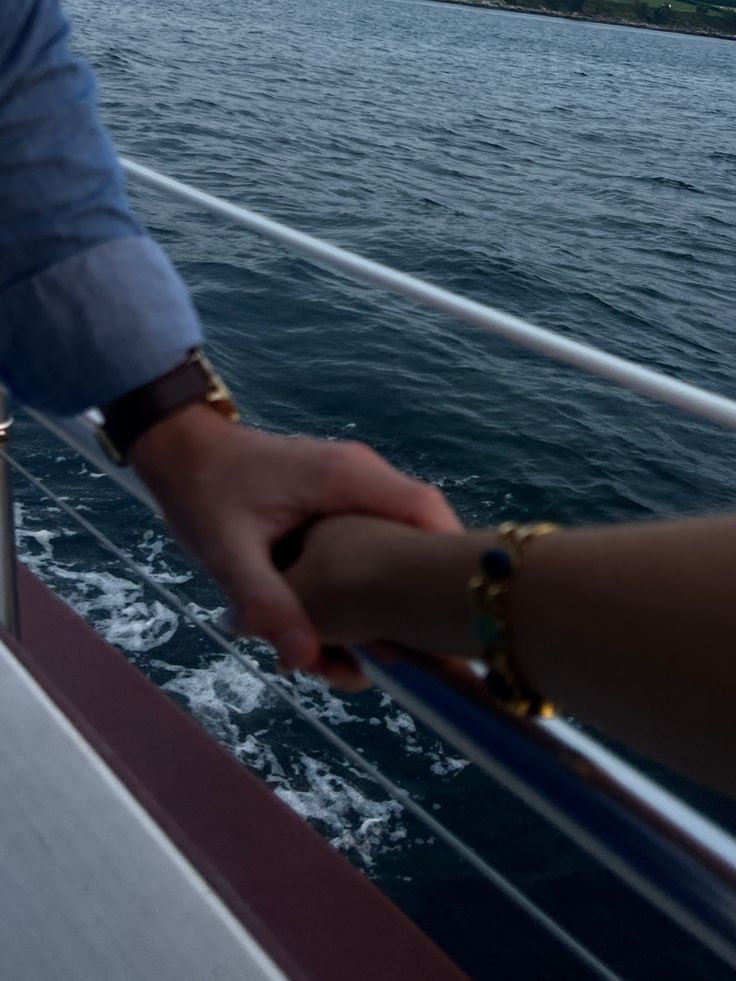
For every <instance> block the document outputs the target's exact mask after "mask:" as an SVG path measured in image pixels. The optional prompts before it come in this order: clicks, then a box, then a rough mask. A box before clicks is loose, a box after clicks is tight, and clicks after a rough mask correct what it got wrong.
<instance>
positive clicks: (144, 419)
mask: <svg viewBox="0 0 736 981" xmlns="http://www.w3.org/2000/svg"><path fill="white" fill-rule="evenodd" d="M197 404H201V405H204V406H207V407H208V408H209V409H210V410H212V411H213V412H216V413H219V414H220V415H221V416H223V417H224V418H225V419H227V420H229V421H230V422H236V421H237V420H238V418H239V415H238V410H237V408H236V406H235V403H234V402H233V399H232V396H231V394H230V392H229V390H228V388H227V386H226V385H225V383H224V382H223V381H222V379H221V378H220V376H219V375H218V374H217V373H216V372H215V370H214V368H213V367H212V365H211V364H210V362H209V360H208V359H207V357H206V356H205V355H204V353H203V352H202V351H201V350H200V349H199V348H194V349H193V350H191V351H189V353H188V354H187V356H186V358H185V360H184V361H182V362H181V363H180V364H178V365H176V366H175V367H174V368H172V369H171V370H170V371H168V372H166V374H163V375H160V376H159V377H158V378H155V379H154V380H153V381H150V382H148V383H146V384H145V385H141V386H140V387H139V388H136V389H134V390H133V391H131V392H128V393H127V394H125V395H122V396H121V397H120V398H118V399H117V400H115V401H114V402H111V403H110V404H108V405H106V406H105V407H104V409H103V415H104V417H105V421H104V424H103V425H102V426H101V427H100V428H99V429H98V433H97V435H98V439H99V441H100V444H101V445H102V447H103V449H104V450H105V452H106V453H107V454H108V456H110V457H111V458H112V459H113V460H114V462H115V463H117V464H120V465H122V464H125V463H127V462H128V461H129V459H130V456H131V451H132V449H133V447H134V446H135V444H136V443H137V442H138V441H139V440H140V439H141V437H142V436H144V435H145V434H146V433H147V432H148V431H149V430H150V429H152V428H153V427H155V426H156V425H157V424H158V423H160V422H163V421H164V420H166V419H168V418H169V417H172V416H174V415H176V414H178V413H179V412H181V411H182V410H183V409H186V408H187V407H189V406H192V405H197Z"/></svg>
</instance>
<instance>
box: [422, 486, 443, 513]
mask: <svg viewBox="0 0 736 981" xmlns="http://www.w3.org/2000/svg"><path fill="white" fill-rule="evenodd" d="M416 495H417V502H418V503H419V504H420V505H421V506H423V507H425V508H427V509H433V508H436V507H439V506H440V505H444V504H446V498H445V495H444V494H443V492H442V491H441V490H440V489H439V487H435V486H434V485H433V484H418V485H417V490H416Z"/></svg>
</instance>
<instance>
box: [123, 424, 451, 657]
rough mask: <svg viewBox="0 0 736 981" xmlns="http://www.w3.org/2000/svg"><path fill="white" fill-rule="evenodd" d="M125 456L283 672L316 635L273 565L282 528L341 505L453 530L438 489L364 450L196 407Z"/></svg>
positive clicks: (315, 642)
mask: <svg viewBox="0 0 736 981" xmlns="http://www.w3.org/2000/svg"><path fill="white" fill-rule="evenodd" d="M131 458H132V462H133V465H134V466H135V468H136V470H137V471H138V473H139V474H140V476H141V478H142V479H143V480H144V481H145V483H146V484H147V485H148V487H149V488H150V490H151V491H152V493H153V494H154V496H155V497H156V498H157V500H158V501H159V503H160V504H161V507H162V509H163V512H164V515H165V517H166V520H167V522H168V524H169V527H170V528H171V531H172V532H173V534H174V535H175V536H176V537H177V538H178V540H179V541H180V542H181V544H182V545H184V546H185V547H186V548H187V549H188V550H189V551H190V552H191V553H192V554H193V555H194V556H195V557H196V558H197V559H198V560H199V561H200V562H201V563H202V565H203V566H204V567H205V568H206V569H207V570H208V572H209V573H210V574H211V575H212V577H213V578H214V579H215V580H216V582H218V583H219V584H220V586H221V587H222V588H223V589H224V590H225V591H226V592H227V593H228V595H229V596H230V598H231V600H232V602H233V605H234V610H235V614H236V621H237V628H238V630H239V631H240V632H242V633H244V634H251V635H255V636H259V637H263V638H265V639H266V640H268V641H269V642H270V643H272V644H273V645H274V646H275V647H276V648H277V650H278V652H279V654H280V657H281V659H282V662H283V663H284V665H285V666H286V667H288V668H290V669H294V668H309V667H312V666H314V665H315V664H316V663H317V662H318V659H319V655H320V649H321V641H320V638H319V636H318V634H317V631H316V630H315V628H314V626H313V625H312V623H311V622H310V620H309V618H308V616H307V614H306V612H305V610H304V608H303V606H302V604H301V602H300V601H299V599H298V598H297V596H296V595H295V594H294V592H293V591H292V589H291V588H290V586H289V585H288V584H287V582H286V581H285V579H284V578H283V576H282V575H281V574H280V573H279V572H278V571H277V570H276V569H275V568H274V565H273V563H272V560H271V548H272V546H273V545H274V544H275V543H276V542H278V541H279V540H280V539H281V538H282V537H283V536H284V535H285V534H286V533H287V532H289V531H291V530H293V529H296V528H299V527H300V526H302V525H303V524H304V523H305V522H308V521H310V520H313V519H314V518H317V517H320V516H323V515H329V514H339V513H343V512H362V513H364V514H374V515H381V516H383V517H386V518H389V519H392V520H393V521H397V522H402V523H406V524H410V525H414V526H416V527H419V528H425V529H433V530H448V531H454V530H457V529H458V528H459V527H460V526H459V523H458V520H457V518H456V517H455V515H454V514H453V512H452V510H451V508H450V507H449V505H448V504H447V502H446V501H445V499H444V497H443V495H442V494H441V493H440V492H439V491H438V490H436V489H435V488H433V487H429V486H427V485H425V484H421V483H419V482H417V481H414V480H411V479H410V478H408V477H405V476H403V475H402V474H400V473H399V472H398V471H396V470H394V469H393V468H392V467H391V466H390V465H389V464H388V463H386V461H384V460H383V459H382V458H381V457H380V456H378V454H376V453H374V452H373V451H372V450H370V449H369V448H368V447H366V446H363V445H361V444H357V443H332V442H322V441H318V440H313V439H288V438H283V437H277V436H271V435H267V434H266V433H261V432H257V431H256V430H253V429H249V428H247V427H245V426H235V425H233V424H232V423H230V422H227V421H226V420H224V419H222V418H221V417H219V416H218V415H217V413H215V412H213V411H212V409H211V408H209V407H207V406H205V405H195V406H190V407H189V408H187V409H184V410H182V411H181V412H177V413H175V414H174V415H172V416H170V417H169V418H168V419H166V420H164V421H163V422H160V423H158V424H157V425H156V426H153V427H152V428H151V429H150V430H149V431H148V432H146V433H145V434H144V435H143V436H141V437H140V439H139V440H138V441H137V442H136V444H135V445H134V447H133V451H132V454H131Z"/></svg>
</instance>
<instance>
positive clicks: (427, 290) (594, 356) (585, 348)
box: [120, 157, 736, 429]
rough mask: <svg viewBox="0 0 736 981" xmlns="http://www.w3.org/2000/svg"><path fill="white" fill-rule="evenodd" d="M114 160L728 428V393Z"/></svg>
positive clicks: (308, 249) (387, 284) (334, 264)
mask: <svg viewBox="0 0 736 981" xmlns="http://www.w3.org/2000/svg"><path fill="white" fill-rule="evenodd" d="M120 162H121V164H122V167H123V169H124V170H125V172H126V173H127V174H128V176H129V177H131V178H133V179H134V180H137V181H139V182H141V183H143V184H148V185H149V186H150V187H155V188H157V189H158V190H160V191H165V192H166V193H168V194H169V195H170V196H172V197H176V198H179V199H180V200H182V201H186V202H188V203H189V204H194V205H196V206H197V207H199V208H202V209H204V210H205V211H209V212H210V213H211V214H215V215H219V216H220V217H223V218H227V219H228V220H229V221H232V222H234V223H235V224H237V225H240V226H241V227H243V228H247V229H248V230H249V231H251V232H255V233H256V234H258V235H261V236H263V237H264V238H267V239H270V240H271V241H273V242H278V243H279V244H280V245H283V246H285V247H286V248H288V249H291V250H292V251H294V252H298V253H299V254H300V255H302V256H303V257H304V258H306V259H308V260H309V261H310V262H313V263H315V264H317V265H320V266H323V267H326V268H327V269H330V270H332V271H333V272H337V273H341V274H343V275H345V276H348V277H349V278H351V279H354V280H356V281H358V282H361V283H365V284H367V285H369V286H378V287H382V288H384V289H387V290H389V291H390V292H392V293H395V294H396V295H397V296H401V297H403V298H404V299H406V300H410V301H412V302H414V303H417V304H419V305H421V306H425V307H430V308H431V309H433V310H439V311H440V312H441V313H446V314H449V315H450V316H451V317H454V318H456V319H458V320H464V321H465V322H466V323H469V324H472V325H473V326H475V327H480V328H482V329H484V330H486V331H489V332H490V333H492V334H496V335H497V336H499V337H503V338H505V339H506V340H507V341H511V342H512V343H515V344H518V345H520V346H521V347H525V348H528V349H529V350H531V351H535V352H537V353H538V354H543V355H545V356H546V357H548V358H552V359H554V360H556V361H561V362H563V363H565V364H569V365H572V366H573V367H576V368H579V369H580V370H582V371H584V372H587V373H588V374H592V375H598V376H599V377H601V378H605V379H607V380H608V381H610V382H614V383H615V384H617V385H619V386H621V387H623V388H628V389H630V390H631V391H633V392H636V393H637V394H639V395H645V396H647V397H648V398H652V399H655V400H658V401H660V402H665V403H667V404H668V405H673V406H675V407H676V408H679V409H681V410H683V411H684V412H688V413H690V414H691V415H695V416H700V417H701V418H703V419H708V420H710V421H711V422H716V423H719V424H720V425H722V426H727V427H729V428H731V429H736V401H734V400H733V399H729V398H726V397H725V396H723V395H717V394H716V393H714V392H708V391H706V390H705V389H702V388H698V387H697V386H696V385H690V384H688V383H687V382H682V381H679V380H678V379H676V378H671V377H669V376H668V375H663V374H661V373H660V372H657V371H653V370H652V369H651V368H645V367H642V366H641V365H638V364H635V363H634V362H633V361H627V360H626V359H625V358H620V357H618V356H616V355H613V354H608V353H606V352H605V351H601V350H599V349H598V348H595V347H592V346H591V345H589V344H583V343H581V342H580V341H573V340H570V339H569V338H566V337H562V336H560V335H559V334H556V333H555V332H554V331H551V330H547V329H546V328H543V327H537V326H535V325H534V324H530V323H528V322H527V321H525V320H522V319H521V318H520V317H514V316H512V315H510V314H507V313H503V312H502V311H500V310H496V309H494V308H493V307H489V306H486V305H484V304H482V303H478V302H476V301H474V300H468V299H466V298H465V297H463V296H460V295H459V294H457V293H453V292H451V291H450V290H446V289H443V288H441V287H439V286H433V285H432V284H430V283H426V282H424V281H423V280H421V279H418V278H417V277H415V276H410V275H408V274H407V273H402V272H399V271H398V270H396V269H392V268H391V267H390V266H386V265H383V264H382V263H379V262H374V261H373V260H371V259H365V258H363V257H362V256H359V255H357V254H356V253H354V252H350V251H348V250H347V249H342V248H340V247H338V246H336V245H332V244H330V243H329V242H325V241H323V240H322V239H319V238H316V237H315V236H312V235H307V234H305V233H304V232H300V231H297V230H296V229H294V228H290V227H289V226H288V225H284V224H281V223H280V222H276V221H273V220H272V219H270V218H266V217H264V216H263V215H259V214H257V213H256V212H254V211H250V210H249V209H247V208H242V207H240V206H238V205H235V204H231V203H230V202H229V201H224V200H223V199H222V198H218V197H215V196H214V195H212V194H207V193H205V192H204V191H199V190H197V188H195V187H192V186H191V185H189V184H185V183H183V182H182V181H177V180H174V179H173V178H171V177H166V176H165V175H164V174H160V173H158V171H155V170H152V169H151V168H150V167H145V166H143V165H142V164H139V163H136V162H135V161H133V160H129V159H127V158H125V157H122V158H121V159H120Z"/></svg>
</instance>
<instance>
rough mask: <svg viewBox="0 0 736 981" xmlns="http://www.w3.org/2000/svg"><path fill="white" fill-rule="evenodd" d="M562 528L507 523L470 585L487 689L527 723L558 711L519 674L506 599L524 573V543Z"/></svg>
mask: <svg viewBox="0 0 736 981" xmlns="http://www.w3.org/2000/svg"><path fill="white" fill-rule="evenodd" d="M559 527H560V526H559V525H555V524H552V522H550V521H542V522H538V523H537V524H529V525H520V524H517V523H516V522H515V521H505V522H504V523H503V524H501V525H499V528H498V539H499V541H498V545H497V546H496V548H492V549H490V550H489V551H488V552H486V553H485V554H484V555H483V557H482V558H481V570H482V571H481V574H480V575H478V576H474V577H473V578H472V579H471V580H470V583H469V586H470V589H471V591H472V592H473V595H474V597H475V602H476V605H477V607H478V609H479V611H480V616H479V617H478V619H477V620H476V622H475V629H476V633H477V635H478V637H479V639H480V640H482V641H483V645H484V651H483V659H484V661H485V662H486V664H487V665H488V674H487V676H486V685H487V686H488V689H489V691H490V692H491V694H492V695H493V696H494V698H496V699H497V701H498V702H499V703H500V704H501V705H503V706H504V707H505V708H506V709H508V710H509V711H510V712H512V713H513V714H514V715H517V716H521V717H523V718H526V717H533V716H540V717H541V718H543V719H551V718H552V717H553V716H554V715H555V714H556V712H557V709H556V707H555V705H554V704H553V703H552V702H550V701H548V700H547V699H546V698H544V697H543V696H542V695H540V694H539V693H538V692H536V691H534V690H533V689H532V688H530V687H529V685H528V684H527V683H526V682H525V681H524V679H523V677H522V676H521V674H520V673H519V671H518V670H517V668H516V664H515V663H514V657H513V645H512V637H511V627H510V624H509V619H508V610H507V605H508V594H509V590H510V588H511V585H512V583H513V580H514V576H515V575H516V574H517V573H518V571H519V569H520V567H521V559H522V551H523V549H524V546H525V545H526V543H527V542H530V541H532V540H533V539H535V538H541V536H542V535H549V534H550V533H551V532H554V531H559Z"/></svg>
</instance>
